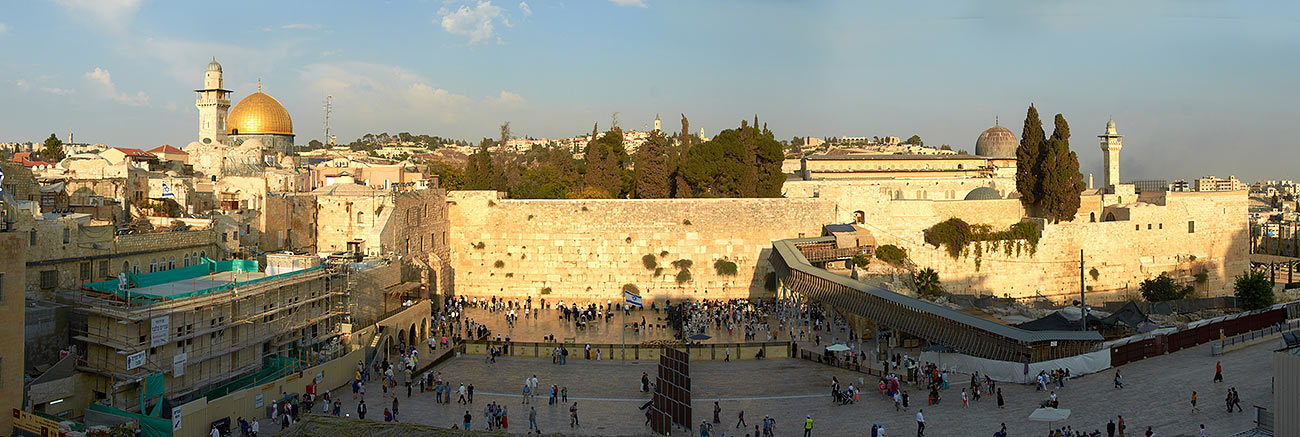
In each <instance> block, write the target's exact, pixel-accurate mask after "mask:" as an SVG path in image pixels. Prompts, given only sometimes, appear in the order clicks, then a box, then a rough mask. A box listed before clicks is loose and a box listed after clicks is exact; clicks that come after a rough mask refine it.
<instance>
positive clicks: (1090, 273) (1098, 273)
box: [1088, 267, 1101, 281]
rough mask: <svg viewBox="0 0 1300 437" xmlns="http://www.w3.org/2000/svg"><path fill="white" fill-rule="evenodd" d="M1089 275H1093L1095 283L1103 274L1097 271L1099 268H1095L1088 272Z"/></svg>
mask: <svg viewBox="0 0 1300 437" xmlns="http://www.w3.org/2000/svg"><path fill="white" fill-rule="evenodd" d="M1088 274H1089V275H1092V280H1094V281H1096V280H1097V278H1099V277H1101V272H1100V271H1097V268H1096V267H1093V268H1092V270H1089V271H1088Z"/></svg>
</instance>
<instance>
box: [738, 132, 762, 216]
mask: <svg viewBox="0 0 1300 437" xmlns="http://www.w3.org/2000/svg"><path fill="white" fill-rule="evenodd" d="M757 124H758V117H757V116H755V117H754V125H749V124H748V123H747V122H746V121H745V120H741V121H740V146H741V148H742V149H741V155H740V164H741V165H742V167H741V173H740V174H738V175H735V178H736V190H737V191H736V193H735V194H736V197H756V196H757V195H758V164H757V160H756V159H755V158H756V157H755V155H756V149H757V145H756V144H755V138H754V137H755V136H756V134H757V132H756V131H757V130H758V129H757V128H756V126H757Z"/></svg>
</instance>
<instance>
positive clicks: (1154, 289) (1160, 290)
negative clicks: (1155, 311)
mask: <svg viewBox="0 0 1300 437" xmlns="http://www.w3.org/2000/svg"><path fill="white" fill-rule="evenodd" d="M1138 291H1139V292H1141V293H1142V298H1143V299H1146V300H1147V302H1163V301H1166V300H1178V299H1182V298H1185V297H1187V296H1188V295H1190V294H1192V287H1191V286H1187V287H1180V286H1178V284H1176V283H1174V278H1171V277H1169V274H1168V273H1161V274H1160V276H1157V277H1155V278H1153V279H1147V280H1145V281H1142V285H1140V286H1138Z"/></svg>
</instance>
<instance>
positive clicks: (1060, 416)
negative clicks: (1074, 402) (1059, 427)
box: [1029, 408, 1070, 422]
mask: <svg viewBox="0 0 1300 437" xmlns="http://www.w3.org/2000/svg"><path fill="white" fill-rule="evenodd" d="M1069 418H1070V410H1067V409H1064V408H1039V409H1037V410H1034V412H1033V413H1030V414H1029V420H1030V421H1031V422H1062V421H1065V419H1069Z"/></svg>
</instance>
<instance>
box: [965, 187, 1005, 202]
mask: <svg viewBox="0 0 1300 437" xmlns="http://www.w3.org/2000/svg"><path fill="white" fill-rule="evenodd" d="M1001 198H1002V195H1001V194H999V193H998V190H995V189H992V188H989V187H979V188H976V189H974V190H971V191H970V192H969V193H966V199H965V200H997V199H1001Z"/></svg>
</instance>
